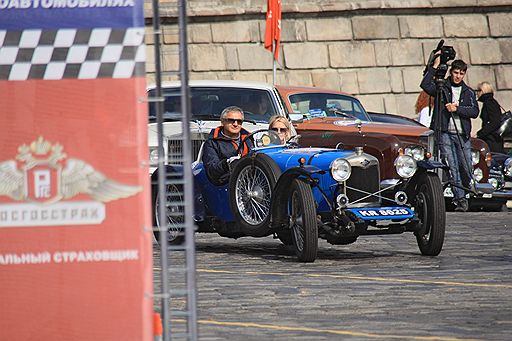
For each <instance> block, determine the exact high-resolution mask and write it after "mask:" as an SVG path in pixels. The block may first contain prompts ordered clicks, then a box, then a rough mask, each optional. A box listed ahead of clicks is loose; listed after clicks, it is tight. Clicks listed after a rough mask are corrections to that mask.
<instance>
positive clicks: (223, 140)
mask: <svg viewBox="0 0 512 341" xmlns="http://www.w3.org/2000/svg"><path fill="white" fill-rule="evenodd" d="M243 122H244V112H243V110H242V109H240V108H239V107H235V106H231V107H227V108H226V109H224V110H223V111H222V113H221V115H220V123H221V125H220V126H219V127H217V128H215V129H212V131H211V132H210V135H209V136H208V140H206V142H205V144H204V150H203V157H202V160H203V164H204V168H205V170H206V174H207V175H208V177H209V178H210V180H211V181H212V183H214V184H216V185H223V184H225V183H227V182H228V180H229V176H230V173H231V172H230V171H231V169H232V168H233V163H234V162H235V161H237V160H238V159H240V157H242V156H244V155H246V154H247V153H249V150H251V149H252V141H250V139H246V138H245V137H247V135H249V132H248V131H247V130H245V129H244V128H242V124H243ZM242 143H243V145H242V146H241V144H242Z"/></svg>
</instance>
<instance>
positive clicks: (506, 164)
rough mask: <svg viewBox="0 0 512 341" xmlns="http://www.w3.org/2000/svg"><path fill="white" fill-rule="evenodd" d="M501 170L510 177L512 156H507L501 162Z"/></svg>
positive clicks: (511, 174) (511, 176)
mask: <svg viewBox="0 0 512 341" xmlns="http://www.w3.org/2000/svg"><path fill="white" fill-rule="evenodd" d="M503 171H504V172H505V175H506V176H508V177H509V178H512V157H509V158H508V159H506V160H505V162H504V163H503Z"/></svg>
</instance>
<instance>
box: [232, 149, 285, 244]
mask: <svg viewBox="0 0 512 341" xmlns="http://www.w3.org/2000/svg"><path fill="white" fill-rule="evenodd" d="M280 175H281V169H280V168H279V167H278V166H277V165H276V163H275V162H274V161H273V160H272V159H271V158H270V157H269V156H267V155H265V154H257V155H256V156H255V157H254V158H253V157H245V158H242V159H240V161H238V163H237V164H236V166H235V168H234V169H233V173H232V174H231V178H230V180H229V204H230V205H231V212H233V216H234V218H235V221H236V222H237V224H238V225H239V226H240V229H241V231H242V232H243V233H244V234H245V235H247V236H251V237H263V236H267V235H269V234H270V216H271V214H270V210H271V198H272V192H273V190H274V187H275V186H276V182H277V179H278V178H279V176H280Z"/></svg>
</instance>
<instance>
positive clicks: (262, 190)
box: [235, 167, 272, 225]
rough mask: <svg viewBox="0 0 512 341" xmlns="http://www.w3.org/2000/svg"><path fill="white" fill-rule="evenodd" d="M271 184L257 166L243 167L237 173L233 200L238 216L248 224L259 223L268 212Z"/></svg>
mask: <svg viewBox="0 0 512 341" xmlns="http://www.w3.org/2000/svg"><path fill="white" fill-rule="evenodd" d="M271 195H272V190H271V184H270V180H269V179H268V177H267V176H266V175H265V173H264V172H263V171H262V170H261V169H260V168H258V167H254V168H252V169H251V168H250V167H246V168H244V169H243V170H242V171H241V172H240V174H239V175H238V184H237V186H236V190H235V200H236V203H237V206H238V207H239V212H240V216H241V217H242V219H243V220H244V221H245V222H247V223H248V224H252V225H257V224H261V223H262V222H263V221H264V220H265V218H266V217H267V216H268V215H269V213H270V198H271Z"/></svg>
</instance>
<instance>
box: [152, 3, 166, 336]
mask: <svg viewBox="0 0 512 341" xmlns="http://www.w3.org/2000/svg"><path fill="white" fill-rule="evenodd" d="M152 4H153V34H154V44H155V97H156V101H155V108H156V124H157V134H158V169H159V172H158V200H159V202H158V206H159V207H160V211H159V212H158V214H159V221H161V222H166V221H167V217H166V215H165V213H166V210H165V205H166V195H165V179H166V171H165V168H164V167H165V164H164V161H165V153H164V147H163V118H162V112H163V99H162V78H161V68H162V66H161V63H160V41H161V35H162V32H161V30H160V10H159V4H158V0H152ZM162 225H163V228H162ZM159 239H160V266H161V268H162V273H161V276H162V278H161V282H162V283H161V295H162V296H161V297H162V302H161V305H162V307H161V313H162V320H163V341H169V325H168V323H169V320H170V317H169V303H170V302H169V301H170V297H169V287H168V273H167V268H168V265H167V223H165V224H160V233H159Z"/></svg>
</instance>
